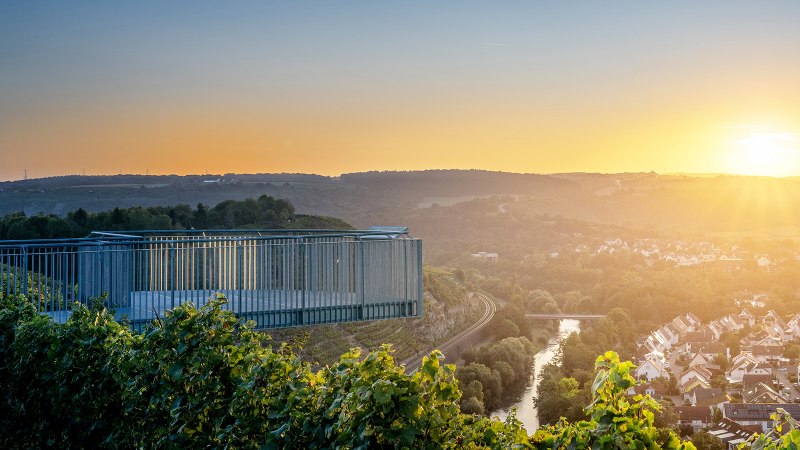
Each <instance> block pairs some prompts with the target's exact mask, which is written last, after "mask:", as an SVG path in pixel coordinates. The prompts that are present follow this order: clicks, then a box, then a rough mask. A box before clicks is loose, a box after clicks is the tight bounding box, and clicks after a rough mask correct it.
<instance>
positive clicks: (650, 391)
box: [628, 381, 667, 400]
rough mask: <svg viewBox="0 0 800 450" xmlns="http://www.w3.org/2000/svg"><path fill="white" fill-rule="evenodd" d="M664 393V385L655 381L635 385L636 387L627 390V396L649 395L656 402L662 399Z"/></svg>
mask: <svg viewBox="0 0 800 450" xmlns="http://www.w3.org/2000/svg"><path fill="white" fill-rule="evenodd" d="M666 392H667V389H666V387H664V384H663V383H659V382H657V381H655V382H651V383H642V384H637V385H636V386H633V387H631V388H630V389H628V395H637V394H638V395H649V396H650V397H652V398H654V399H656V400H661V399H663V398H664V394H666Z"/></svg>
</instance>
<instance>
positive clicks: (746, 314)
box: [736, 308, 756, 327]
mask: <svg viewBox="0 0 800 450" xmlns="http://www.w3.org/2000/svg"><path fill="white" fill-rule="evenodd" d="M736 321H737V322H739V323H741V324H744V325H747V326H748V327H753V326H755V324H756V316H755V314H753V313H751V312H750V311H748V310H747V309H746V308H745V309H742V312H740V313H739V315H738V316H736Z"/></svg>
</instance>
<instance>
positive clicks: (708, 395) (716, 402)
mask: <svg viewBox="0 0 800 450" xmlns="http://www.w3.org/2000/svg"><path fill="white" fill-rule="evenodd" d="M683 400H684V401H688V402H689V403H690V404H691V405H692V406H704V407H706V408H708V407H711V406H716V407H718V408H719V407H721V406H722V404H723V403H726V402H729V401H731V399H730V397H728V396H727V395H726V394H725V393H724V392H723V391H722V389H720V388H712V387H702V386H698V387H696V388H694V389H692V390H691V391H690V392H688V393H685V394H684V395H683Z"/></svg>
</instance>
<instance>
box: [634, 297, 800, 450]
mask: <svg viewBox="0 0 800 450" xmlns="http://www.w3.org/2000/svg"><path fill="white" fill-rule="evenodd" d="M763 300H765V298H764V297H763V296H754V298H753V299H752V300H749V301H746V302H738V304H739V305H740V306H741V310H740V312H738V313H734V314H729V315H727V316H724V317H721V318H718V319H716V320H713V321H711V322H709V323H705V324H703V323H701V321H700V320H699V319H698V318H697V317H696V316H695V315H694V314H692V313H687V314H683V315H680V316H678V317H675V318H674V319H673V320H672V321H670V322H669V323H665V324H663V325H662V326H661V327H659V328H658V329H656V330H655V331H653V332H652V333H650V334H649V335H647V336H644V337H642V338H641V339H640V340H639V342H637V344H638V345H637V348H638V350H637V352H636V355H635V357H634V359H635V361H636V363H637V368H636V372H635V374H636V376H637V377H638V378H639V379H640V380H642V383H641V384H640V385H638V386H636V387H635V388H631V390H630V391H629V393H630V394H649V395H650V396H651V397H653V398H654V399H656V400H659V401H661V402H663V403H666V404H668V405H669V404H672V405H674V407H673V408H674V411H675V414H676V416H677V424H678V425H679V427H681V428H682V430H684V431H695V432H696V431H699V430H706V431H707V432H709V433H710V434H712V435H714V436H716V437H718V438H720V439H721V440H722V441H723V443H725V444H726V445H727V446H728V448H735V447H736V446H737V445H738V444H740V443H742V442H744V441H746V440H747V438H748V437H750V436H751V435H752V434H753V433H754V432H766V431H768V430H770V429H771V428H772V425H773V421H772V419H771V417H770V416H771V415H772V414H775V413H776V412H777V411H778V409H779V408H780V409H783V410H784V411H786V412H787V413H788V414H790V415H791V416H792V417H793V418H795V419H800V387H799V386H800V385H798V378H800V367H799V366H798V356H800V347H799V346H798V345H797V341H798V340H800V314H795V315H794V316H792V317H788V318H782V317H781V316H780V315H778V314H777V313H775V311H773V310H768V309H767V308H766V305H765V302H764V301H763ZM752 311H756V313H754V312H752Z"/></svg>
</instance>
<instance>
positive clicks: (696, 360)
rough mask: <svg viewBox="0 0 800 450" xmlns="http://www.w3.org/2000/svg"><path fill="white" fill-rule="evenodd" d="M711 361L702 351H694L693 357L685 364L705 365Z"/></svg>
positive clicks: (689, 365) (688, 365)
mask: <svg viewBox="0 0 800 450" xmlns="http://www.w3.org/2000/svg"><path fill="white" fill-rule="evenodd" d="M712 363H713V361H712V358H709V357H708V355H705V354H703V353H695V355H694V357H692V359H690V360H689V363H688V364H686V366H687V367H692V366H707V365H709V364H712Z"/></svg>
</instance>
